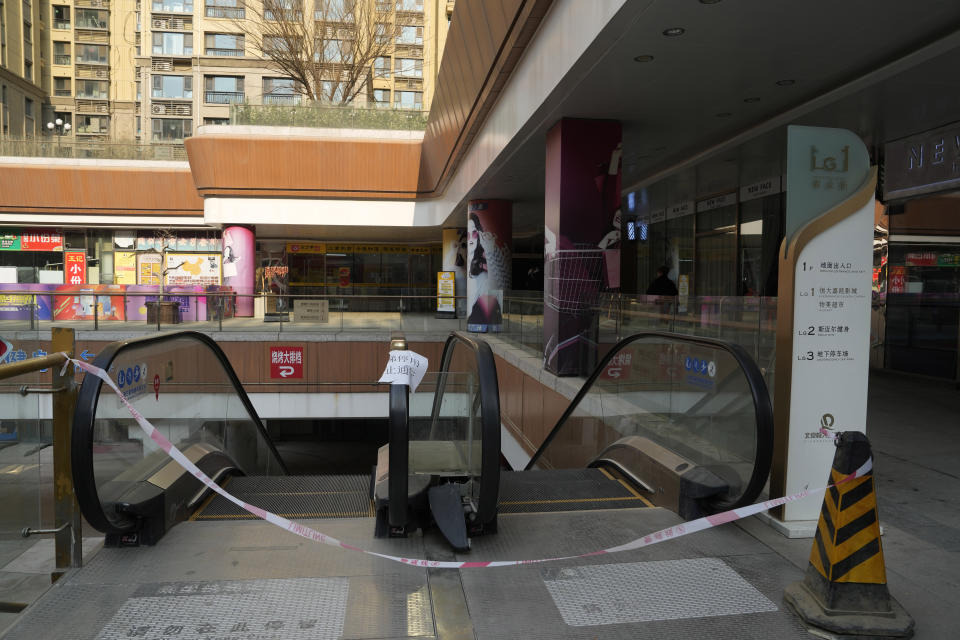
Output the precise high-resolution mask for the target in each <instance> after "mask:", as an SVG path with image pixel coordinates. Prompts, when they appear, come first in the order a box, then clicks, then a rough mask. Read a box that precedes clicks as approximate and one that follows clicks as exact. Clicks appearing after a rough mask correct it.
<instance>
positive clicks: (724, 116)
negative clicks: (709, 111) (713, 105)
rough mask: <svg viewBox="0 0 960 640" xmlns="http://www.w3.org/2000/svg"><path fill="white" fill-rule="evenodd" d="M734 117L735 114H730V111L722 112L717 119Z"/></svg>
mask: <svg viewBox="0 0 960 640" xmlns="http://www.w3.org/2000/svg"><path fill="white" fill-rule="evenodd" d="M732 115H733V114H732V113H730V112H729V111H721V112H720V113H718V114H717V117H718V118H729V117H730V116H732Z"/></svg>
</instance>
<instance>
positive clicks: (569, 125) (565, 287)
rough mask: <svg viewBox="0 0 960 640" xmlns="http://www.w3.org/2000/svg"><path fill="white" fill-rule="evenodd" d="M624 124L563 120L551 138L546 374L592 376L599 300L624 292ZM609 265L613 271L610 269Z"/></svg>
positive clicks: (546, 216) (546, 193)
mask: <svg viewBox="0 0 960 640" xmlns="http://www.w3.org/2000/svg"><path fill="white" fill-rule="evenodd" d="M619 210H620V123H619V122H616V121H610V120H576V119H566V118H565V119H563V120H561V121H560V122H558V123H557V124H555V125H554V126H553V128H552V129H550V131H549V132H547V158H546V185H545V189H544V233H545V235H546V244H545V247H544V263H545V264H544V298H543V344H544V366H545V367H546V369H547V370H548V371H550V372H552V373H555V374H557V375H571V376H576V375H586V374H587V373H588V372H589V371H590V369H592V368H593V366H594V365H595V363H596V354H597V314H596V313H595V311H594V309H595V308H596V303H597V299H598V296H599V293H600V291H601V290H604V289H606V288H609V287H617V286H619V239H620V237H619V230H620V219H619V218H620V215H619ZM608 265H609V268H608Z"/></svg>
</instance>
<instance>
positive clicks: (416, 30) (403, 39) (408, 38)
mask: <svg viewBox="0 0 960 640" xmlns="http://www.w3.org/2000/svg"><path fill="white" fill-rule="evenodd" d="M396 43H397V44H423V27H413V26H408V25H404V26H401V27H400V29H399V30H398V31H397V40H396Z"/></svg>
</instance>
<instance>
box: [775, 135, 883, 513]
mask: <svg viewBox="0 0 960 640" xmlns="http://www.w3.org/2000/svg"><path fill="white" fill-rule="evenodd" d="M787 135H788V147H787V211H786V218H787V242H788V243H789V245H788V247H789V248H788V251H787V255H786V262H785V263H784V264H783V266H782V267H781V273H780V291H781V292H786V295H784V294H781V296H780V300H779V301H778V313H779V314H780V315H779V317H781V318H784V319H785V320H786V319H787V318H789V319H790V320H789V321H786V322H784V323H782V324H781V326H780V327H778V332H777V336H778V338H777V340H778V342H777V374H778V376H777V388H776V396H775V398H776V406H775V407H774V415H775V416H777V429H778V430H779V431H780V432H781V433H782V434H783V442H784V443H785V446H786V451H778V452H776V453H775V455H774V459H775V460H777V465H776V467H777V468H776V469H775V470H774V475H772V476H771V491H775V492H780V491H783V490H785V491H787V492H789V491H796V490H802V489H803V488H804V487H805V486H808V485H812V484H813V483H815V482H816V481H817V478H819V477H821V476H822V474H823V470H824V469H828V468H829V467H830V464H831V461H832V460H833V455H834V447H833V446H830V445H831V443H832V440H830V439H829V438H827V437H826V436H823V435H822V434H821V433H820V427H821V426H822V424H821V423H822V420H823V417H824V416H825V415H830V416H831V417H830V423H831V426H833V428H834V429H835V430H836V431H864V430H865V428H866V418H867V416H866V413H867V379H868V372H869V356H870V300H871V293H872V288H871V284H872V267H873V246H872V240H873V216H874V195H873V194H874V187H875V178H872V177H871V176H874V175H875V173H873V172H871V170H870V159H869V154H868V152H867V149H866V147H865V145H864V144H863V142H862V141H861V140H860V139H859V138H858V137H857V136H856V134H854V133H853V132H851V131H847V130H844V129H827V128H819V127H797V126H791V127H789V128H788V134H787ZM854 196H855V197H854ZM814 221H816V226H813V227H809V226H807V225H808V224H810V223H812V222H814ZM791 294H792V295H791ZM781 371H786V372H788V374H787V375H784V376H782V377H781V376H780V372H781ZM834 423H835V426H834ZM781 483H783V485H785V486H782V485H781ZM774 485H776V486H774ZM819 506H820V505H819V504H817V503H815V502H811V503H808V504H805V503H802V502H797V503H794V504H790V505H785V506H784V509H783V516H784V517H783V519H784V520H785V521H816V519H817V517H818V515H819V511H820V509H819Z"/></svg>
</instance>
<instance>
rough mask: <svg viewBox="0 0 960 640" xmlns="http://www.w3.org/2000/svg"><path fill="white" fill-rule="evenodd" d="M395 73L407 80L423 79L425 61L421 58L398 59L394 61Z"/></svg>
mask: <svg viewBox="0 0 960 640" xmlns="http://www.w3.org/2000/svg"><path fill="white" fill-rule="evenodd" d="M393 71H394V73H395V74H396V75H398V76H403V77H407V78H422V77H423V60H420V59H419V58H397V59H396V60H394V61H393Z"/></svg>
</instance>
